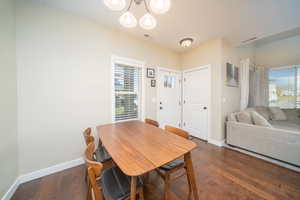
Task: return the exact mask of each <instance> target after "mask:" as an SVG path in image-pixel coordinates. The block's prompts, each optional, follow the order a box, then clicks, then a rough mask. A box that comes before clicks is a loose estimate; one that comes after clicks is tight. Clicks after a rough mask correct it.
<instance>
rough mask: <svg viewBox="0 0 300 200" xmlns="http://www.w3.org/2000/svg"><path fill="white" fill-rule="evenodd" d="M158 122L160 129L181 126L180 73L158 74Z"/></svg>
mask: <svg viewBox="0 0 300 200" xmlns="http://www.w3.org/2000/svg"><path fill="white" fill-rule="evenodd" d="M158 76H159V80H158V102H157V103H158V122H159V124H160V127H161V128H163V127H164V126H165V125H171V126H175V127H180V126H181V73H180V72H174V71H167V70H162V69H160V70H159V72H158Z"/></svg>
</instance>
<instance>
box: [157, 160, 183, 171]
mask: <svg viewBox="0 0 300 200" xmlns="http://www.w3.org/2000/svg"><path fill="white" fill-rule="evenodd" d="M180 165H184V161H183V159H176V160H172V161H171V162H168V163H167V164H164V165H162V166H160V167H159V169H161V170H165V171H168V170H171V169H174V168H176V167H179V166H180Z"/></svg>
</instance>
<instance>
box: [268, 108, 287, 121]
mask: <svg viewBox="0 0 300 200" xmlns="http://www.w3.org/2000/svg"><path fill="white" fill-rule="evenodd" d="M269 110H270V112H271V119H272V120H287V117H286V115H285V113H284V112H283V111H282V110H281V109H280V108H279V107H270V108H269Z"/></svg>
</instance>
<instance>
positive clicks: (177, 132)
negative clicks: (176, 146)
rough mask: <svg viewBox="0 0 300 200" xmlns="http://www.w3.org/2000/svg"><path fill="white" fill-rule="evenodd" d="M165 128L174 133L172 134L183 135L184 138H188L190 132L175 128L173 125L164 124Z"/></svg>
mask: <svg viewBox="0 0 300 200" xmlns="http://www.w3.org/2000/svg"><path fill="white" fill-rule="evenodd" d="M165 130H166V131H168V132H171V133H174V134H176V135H178V136H181V137H184V138H186V139H189V136H190V134H189V133H188V132H186V131H184V130H182V129H180V128H176V127H174V126H168V125H166V126H165Z"/></svg>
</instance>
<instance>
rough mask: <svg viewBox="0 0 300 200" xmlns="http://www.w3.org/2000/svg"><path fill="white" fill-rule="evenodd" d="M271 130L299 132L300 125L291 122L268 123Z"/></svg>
mask: <svg viewBox="0 0 300 200" xmlns="http://www.w3.org/2000/svg"><path fill="white" fill-rule="evenodd" d="M270 123H271V124H272V126H273V128H278V129H283V130H289V131H296V132H300V123H297V122H293V121H270Z"/></svg>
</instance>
